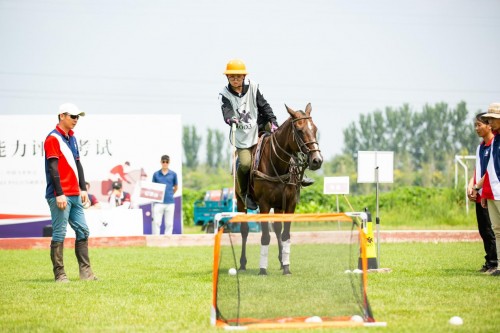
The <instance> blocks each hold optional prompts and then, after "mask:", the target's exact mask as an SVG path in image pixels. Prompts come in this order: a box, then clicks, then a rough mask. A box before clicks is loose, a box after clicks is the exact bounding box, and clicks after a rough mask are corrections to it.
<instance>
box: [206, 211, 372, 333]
mask: <svg viewBox="0 0 500 333" xmlns="http://www.w3.org/2000/svg"><path fill="white" fill-rule="evenodd" d="M363 214H364V213H353V214H350V216H349V215H346V214H344V213H339V214H254V215H246V214H242V215H235V216H234V217H233V218H232V219H231V220H230V221H229V222H228V223H226V224H225V225H223V226H222V227H221V228H220V229H219V231H218V232H217V233H216V235H215V246H214V263H213V300H212V313H211V320H212V324H214V325H217V326H223V327H225V328H226V329H258V328H262V329H269V328H271V329H272V328H287V327H296V328H307V327H345V326H361V325H366V323H374V322H375V320H374V318H373V314H372V311H371V309H370V305H369V302H368V297H367V276H368V275H367V267H368V265H367V258H366V236H365V233H364V232H363V228H362V220H363V218H365V215H363ZM250 221H255V222H270V224H271V225H274V224H276V223H281V222H279V221H289V222H291V251H290V271H291V273H292V274H291V275H283V273H282V270H281V269H280V268H281V267H280V262H279V260H278V255H279V248H278V241H277V239H276V235H275V233H274V232H273V230H272V228H271V243H270V245H269V248H268V257H269V258H268V268H267V275H265V276H263V275H259V271H260V267H259V266H260V263H261V262H262V261H261V256H262V253H261V245H260V240H261V233H250V234H249V236H248V239H247V244H246V258H247V265H246V270H245V271H239V270H238V268H239V267H240V264H239V262H240V255H241V251H242V237H241V234H240V233H233V232H231V231H230V230H231V228H230V227H228V225H229V224H231V223H248V222H250ZM274 229H278V228H276V226H275V227H274Z"/></svg>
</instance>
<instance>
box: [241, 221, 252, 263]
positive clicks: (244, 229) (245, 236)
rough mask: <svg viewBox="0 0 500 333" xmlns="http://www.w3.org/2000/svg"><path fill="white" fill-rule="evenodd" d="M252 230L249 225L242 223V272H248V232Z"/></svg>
mask: <svg viewBox="0 0 500 333" xmlns="http://www.w3.org/2000/svg"><path fill="white" fill-rule="evenodd" d="M249 230H250V228H249V226H248V223H241V225H240V233H241V257H240V269H239V270H240V271H246V270H247V239H248V232H249Z"/></svg>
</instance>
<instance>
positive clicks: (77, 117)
mask: <svg viewBox="0 0 500 333" xmlns="http://www.w3.org/2000/svg"><path fill="white" fill-rule="evenodd" d="M65 115H67V116H70V117H71V119H76V120H78V119H79V118H80V116H79V115H72V114H69V113H65Z"/></svg>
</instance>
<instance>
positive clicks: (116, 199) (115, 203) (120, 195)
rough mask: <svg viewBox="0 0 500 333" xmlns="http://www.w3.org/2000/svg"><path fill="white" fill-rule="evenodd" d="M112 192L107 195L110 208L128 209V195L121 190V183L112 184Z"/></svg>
mask: <svg viewBox="0 0 500 333" xmlns="http://www.w3.org/2000/svg"><path fill="white" fill-rule="evenodd" d="M112 186H113V190H112V192H111V194H110V195H109V200H108V201H109V205H110V207H121V208H130V204H131V203H130V194H129V193H128V192H125V191H124V190H123V188H122V183H120V182H113V185H112Z"/></svg>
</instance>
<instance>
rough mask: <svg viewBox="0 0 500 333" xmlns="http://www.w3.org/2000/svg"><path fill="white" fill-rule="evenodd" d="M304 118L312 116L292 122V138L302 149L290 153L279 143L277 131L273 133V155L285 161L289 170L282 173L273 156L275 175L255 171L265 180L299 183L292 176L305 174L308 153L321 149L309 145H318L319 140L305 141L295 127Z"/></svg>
mask: <svg viewBox="0 0 500 333" xmlns="http://www.w3.org/2000/svg"><path fill="white" fill-rule="evenodd" d="M302 119H311V117H302V118H298V119H292V120H291V122H292V124H291V126H292V129H293V131H292V138H293V141H294V142H295V143H296V144H297V146H298V147H299V150H300V151H298V152H297V153H295V154H290V153H289V152H287V151H286V150H285V149H284V148H283V147H281V146H280V144H279V143H278V139H276V135H275V133H273V134H271V137H270V141H271V149H272V153H273V155H274V156H276V157H277V158H278V159H279V160H280V161H281V162H283V163H285V164H286V165H287V168H288V170H289V172H288V173H287V174H284V175H280V174H279V173H278V170H276V166H275V165H274V163H273V158H272V156H271V159H270V163H271V167H272V168H273V171H274V174H275V177H269V176H267V175H264V174H263V173H262V172H259V171H258V170H256V171H255V173H256V175H258V176H259V177H261V178H264V179H265V180H268V181H269V180H271V179H272V180H271V181H275V182H281V183H282V184H288V185H295V186H297V185H298V183H297V179H294V181H295V183H294V182H293V181H292V176H291V175H297V176H299V175H303V171H304V170H305V169H306V168H307V167H308V165H309V162H308V155H309V154H310V153H312V152H315V151H320V150H319V149H310V148H309V147H308V145H310V144H316V145H318V142H317V141H308V142H304V140H303V139H302V138H301V136H300V135H299V133H298V130H297V128H296V127H295V122H296V121H299V120H302ZM276 148H278V149H279V151H280V152H281V153H283V154H285V156H288V157H289V159H288V160H287V161H285V160H284V159H282V158H281V156H280V155H279V154H278V152H277V150H276ZM294 171H295V172H294ZM301 178H302V177H300V176H299V179H298V180H299V181H302V179H301ZM285 181H287V183H285Z"/></svg>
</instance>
